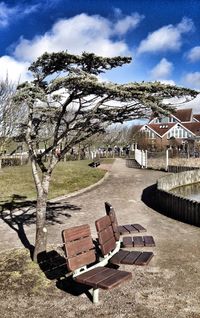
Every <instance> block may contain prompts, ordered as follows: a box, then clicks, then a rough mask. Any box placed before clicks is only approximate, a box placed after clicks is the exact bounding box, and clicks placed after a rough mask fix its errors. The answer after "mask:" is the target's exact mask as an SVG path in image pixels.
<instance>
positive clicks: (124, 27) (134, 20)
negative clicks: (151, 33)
mask: <svg viewBox="0 0 200 318" xmlns="http://www.w3.org/2000/svg"><path fill="white" fill-rule="evenodd" d="M143 18H144V16H142V15H139V14H138V13H133V14H132V15H128V16H126V17H124V18H122V19H121V20H119V21H118V22H117V23H116V25H115V28H114V31H115V32H116V34H119V35H123V34H125V33H126V32H127V31H128V30H130V29H135V28H136V27H137V26H138V24H139V23H140V22H141V20H142V19H143Z"/></svg>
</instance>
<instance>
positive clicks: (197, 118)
mask: <svg viewBox="0 0 200 318" xmlns="http://www.w3.org/2000/svg"><path fill="white" fill-rule="evenodd" d="M193 118H194V119H196V120H197V121H199V122H200V114H194V115H193Z"/></svg>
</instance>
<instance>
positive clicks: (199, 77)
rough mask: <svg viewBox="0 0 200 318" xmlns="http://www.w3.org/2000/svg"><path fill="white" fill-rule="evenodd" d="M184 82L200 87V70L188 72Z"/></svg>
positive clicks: (195, 87)
mask: <svg viewBox="0 0 200 318" xmlns="http://www.w3.org/2000/svg"><path fill="white" fill-rule="evenodd" d="M184 82H186V83H187V84H188V85H189V86H190V87H192V88H194V89H200V72H194V73H188V74H186V75H185V77H184Z"/></svg>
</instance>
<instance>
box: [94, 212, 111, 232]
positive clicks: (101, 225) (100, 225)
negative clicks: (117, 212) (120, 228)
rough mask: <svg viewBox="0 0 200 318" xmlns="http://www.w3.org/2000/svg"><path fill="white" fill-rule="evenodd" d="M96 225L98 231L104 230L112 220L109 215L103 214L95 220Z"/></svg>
mask: <svg viewBox="0 0 200 318" xmlns="http://www.w3.org/2000/svg"><path fill="white" fill-rule="evenodd" d="M95 225H96V229H97V231H98V232H101V231H103V230H104V229H106V228H107V227H108V226H110V225H111V220H110V218H109V216H108V215H105V216H103V217H102V218H100V219H98V220H97V221H96V222H95Z"/></svg>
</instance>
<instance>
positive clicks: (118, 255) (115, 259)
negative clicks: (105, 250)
mask: <svg viewBox="0 0 200 318" xmlns="http://www.w3.org/2000/svg"><path fill="white" fill-rule="evenodd" d="M129 253H130V252H129V251H124V250H119V252H117V253H116V254H115V255H114V256H113V257H111V259H110V263H112V264H120V263H121V261H122V259H123V258H125V257H126V256H127V255H128V254H129Z"/></svg>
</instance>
